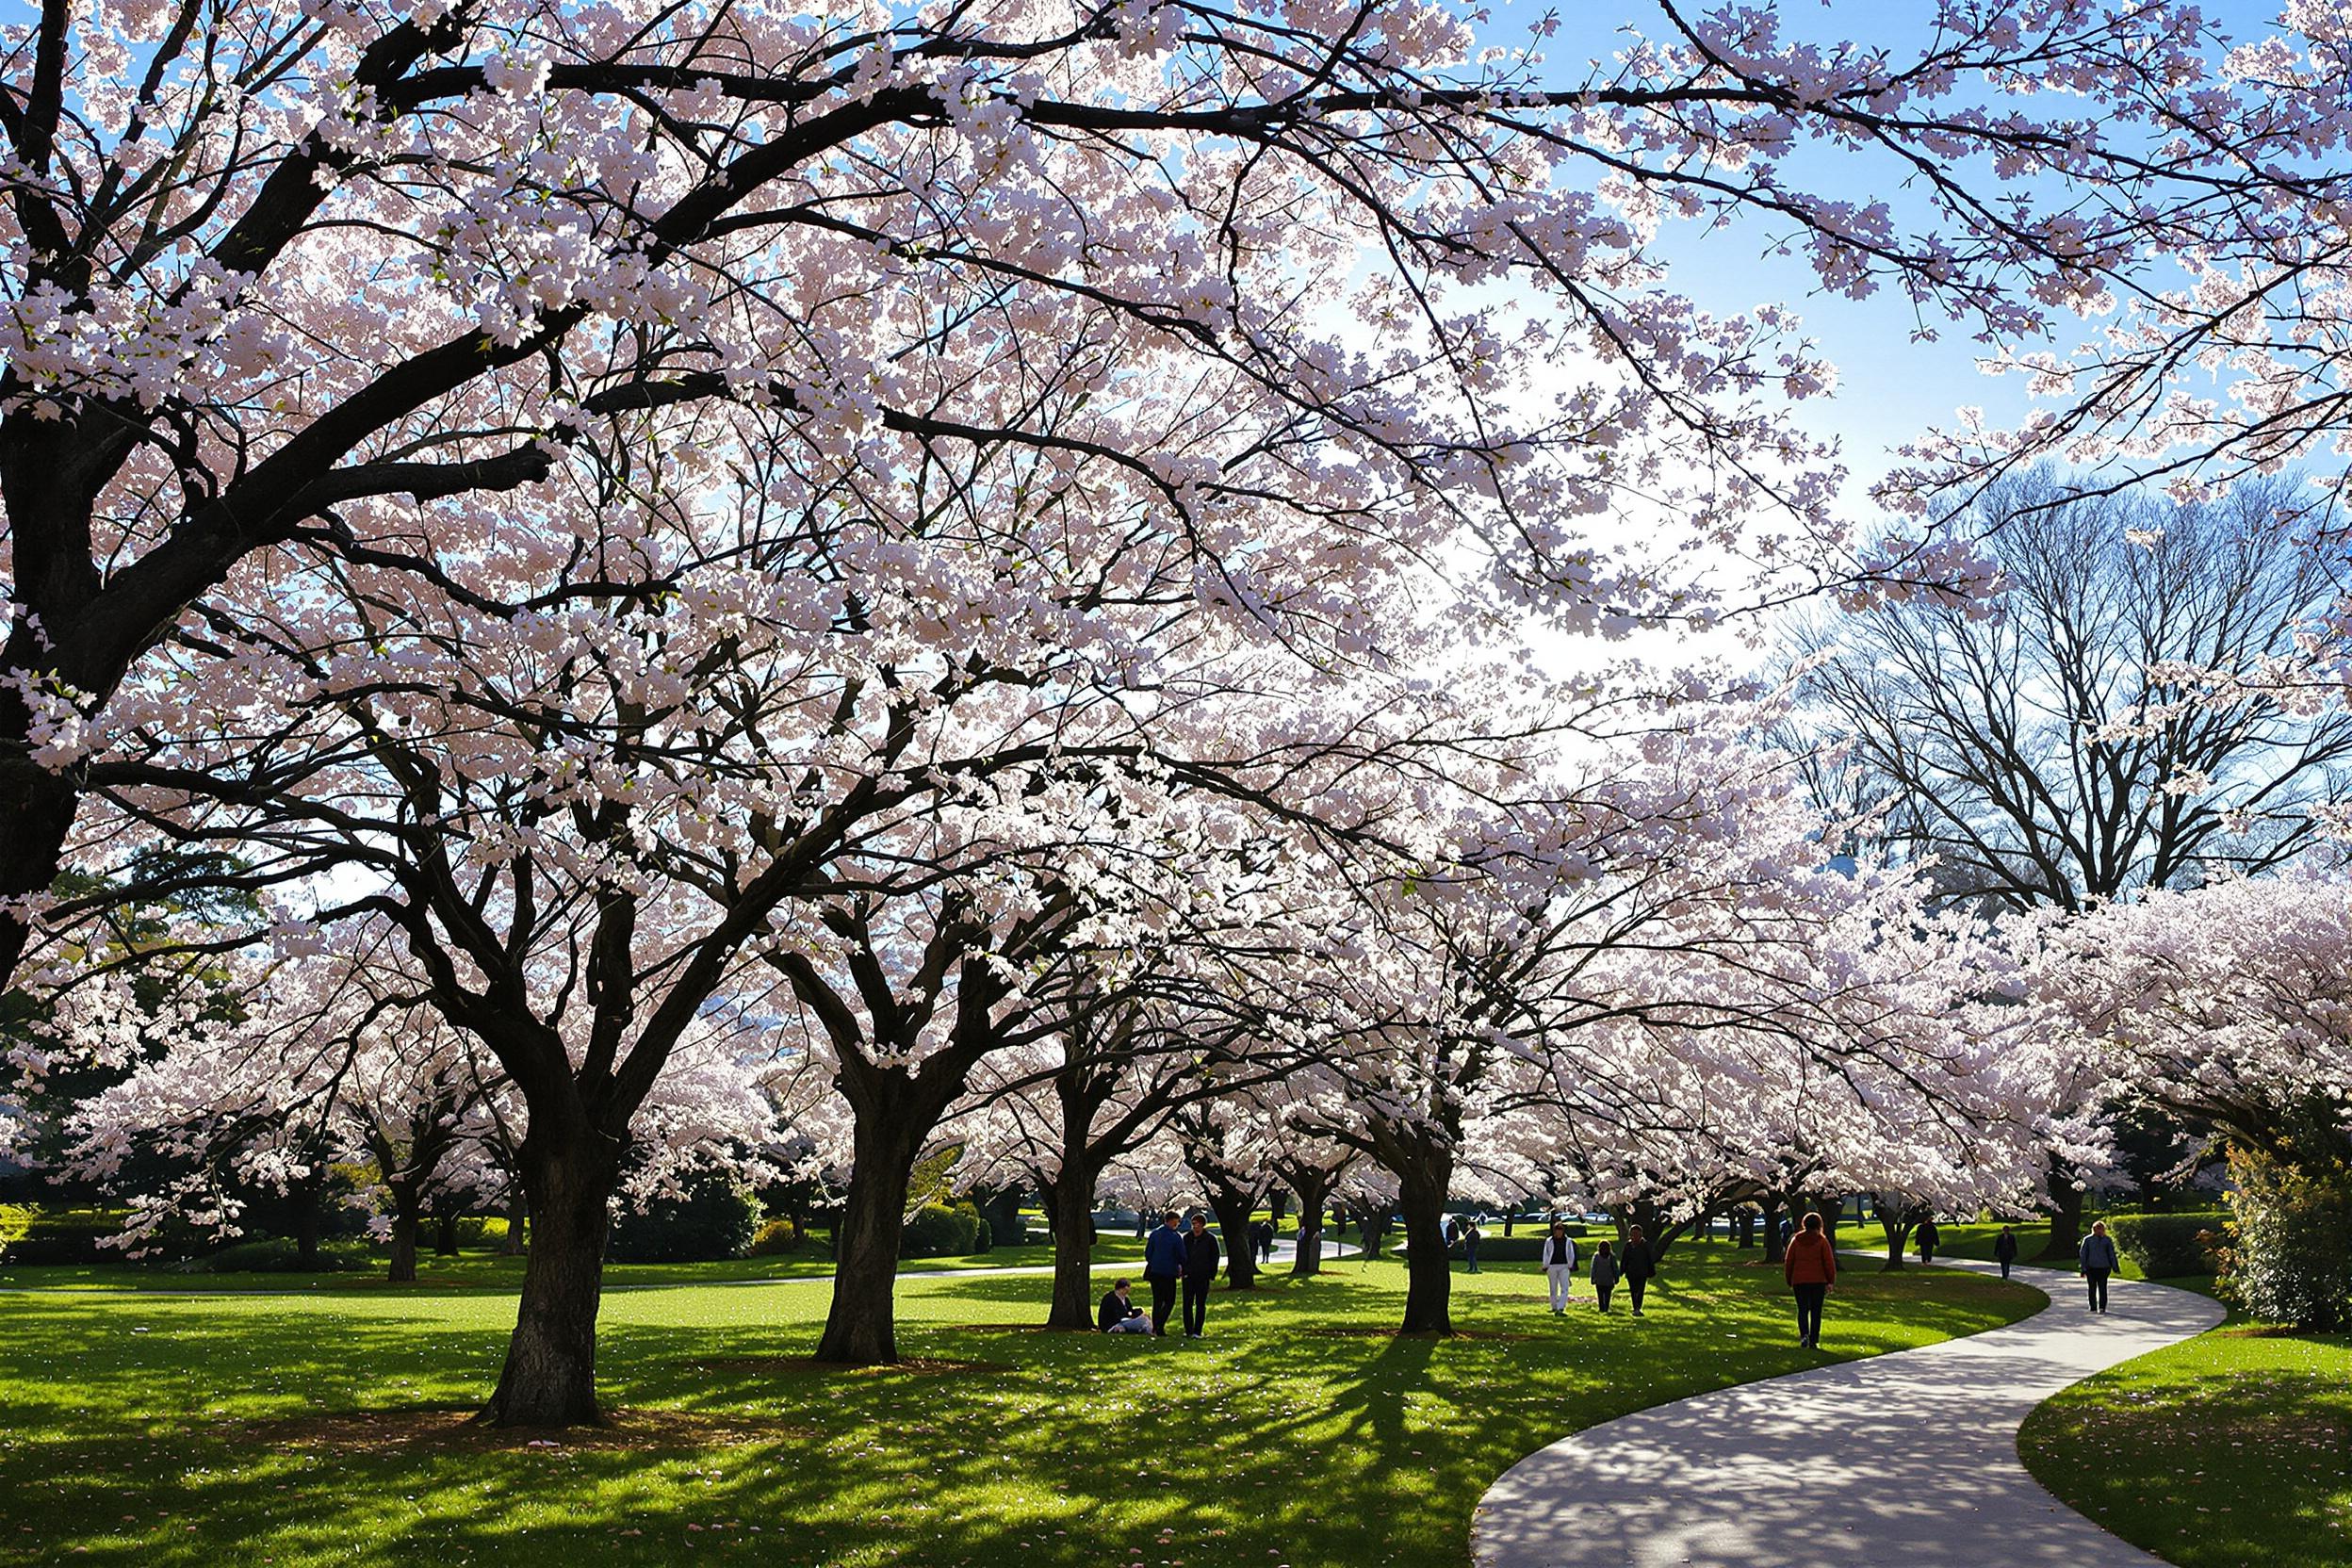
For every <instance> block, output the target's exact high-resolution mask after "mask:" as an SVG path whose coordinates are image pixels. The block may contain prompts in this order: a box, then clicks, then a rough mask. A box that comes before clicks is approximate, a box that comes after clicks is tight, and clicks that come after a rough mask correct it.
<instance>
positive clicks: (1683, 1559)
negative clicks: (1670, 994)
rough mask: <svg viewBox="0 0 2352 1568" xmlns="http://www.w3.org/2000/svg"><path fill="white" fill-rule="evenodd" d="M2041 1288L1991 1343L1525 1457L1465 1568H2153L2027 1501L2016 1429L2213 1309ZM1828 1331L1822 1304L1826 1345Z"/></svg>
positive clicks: (1830, 1376) (1968, 1341)
mask: <svg viewBox="0 0 2352 1568" xmlns="http://www.w3.org/2000/svg"><path fill="white" fill-rule="evenodd" d="M1938 1266H1944V1265H1940V1264H1939V1265H1938ZM1950 1266H1952V1267H1956V1268H1974V1269H1976V1270H1977V1271H1979V1272H1985V1273H1989V1272H1992V1271H1993V1266H1992V1265H1990V1264H1983V1265H1972V1264H1968V1263H1966V1262H1956V1261H1955V1262H1953V1263H1952V1264H1951V1265H1950ZM2035 1272H2036V1273H2041V1272H2042V1271H2039V1270H2036V1271H2035ZM2042 1278H2043V1280H2046V1281H2047V1282H2049V1285H2050V1291H2051V1292H2054V1295H2053V1296H2052V1299H2051V1302H2050V1305H2049V1306H2046V1307H2044V1308H2043V1309H2042V1310H2041V1311H2040V1312H2038V1313H2035V1314H2034V1315H2033V1316H2031V1317H2028V1318H2025V1319H2022V1320H2021V1321H2019V1322H2017V1323H2013V1324H2010V1325H2009V1326H2007V1327H2006V1328H2001V1329H1988V1330H1986V1331H1985V1332H1983V1333H1979V1334H1971V1335H1969V1336H1968V1337H1967V1338H1964V1339H1951V1340H1945V1341H1943V1342H1942V1343H1940V1344H1936V1345H1929V1346H1923V1347H1921V1348H1919V1349H1916V1350H1902V1351H1895V1352H1892V1353H1890V1354H1887V1355H1883V1356H1873V1357H1870V1358H1869V1359H1866V1360H1863V1361H1854V1362H1843V1363H1840V1364H1836V1365H1832V1366H1820V1367H1815V1368H1812V1369H1810V1370H1808V1371H1804V1372H1792V1373H1789V1374H1788V1375H1786V1376H1783V1377H1778V1378H1771V1379H1767V1380H1764V1381H1762V1382H1754V1383H1743V1384H1741V1385H1740V1386H1738V1387H1735V1388H1724V1389H1718V1390H1716V1391H1715V1392H1713V1393H1711V1394H1702V1395H1698V1396H1696V1397H1692V1398H1689V1399H1682V1400H1677V1401H1676V1402H1674V1403H1673V1404H1670V1405H1660V1406H1658V1408H1656V1409H1654V1410H1646V1411H1641V1412H1637V1413H1634V1414H1632V1415H1627V1416H1622V1417H1620V1418H1618V1419H1617V1420H1614V1421H1609V1422H1604V1423H1603V1424H1602V1425H1600V1426H1597V1427H1591V1428H1587V1429H1585V1430H1583V1431H1580V1432H1577V1433H1576V1434H1575V1435H1573V1436H1571V1437H1567V1438H1563V1439H1561V1440H1560V1442H1558V1443H1555V1444H1553V1445H1552V1446H1550V1447H1548V1448H1542V1449H1538V1450H1537V1451H1536V1452H1534V1453H1532V1454H1529V1455H1528V1456H1527V1458H1526V1459H1523V1460H1521V1461H1520V1462H1518V1463H1517V1464H1515V1465H1513V1466H1511V1469H1509V1470H1508V1471H1505V1472H1504V1474H1503V1476H1502V1478H1500V1479H1499V1480H1497V1481H1496V1482H1495V1484H1494V1485H1493V1486H1492V1487H1490V1488H1489V1489H1488V1490H1487V1493H1486V1495H1485V1496H1484V1497H1483V1498H1481V1499H1480V1500H1479V1503H1478V1515H1477V1518H1476V1520H1475V1521H1474V1523H1473V1525H1472V1527H1471V1551H1472V1555H1473V1557H1474V1559H1475V1560H1476V1562H1477V1564H1478V1568H1602V1565H1604V1564H1606V1565H1608V1568H1831V1565H1838V1568H1848V1565H1878V1564H1885V1565H1888V1568H1983V1565H1985V1564H1988V1563H2000V1564H2002V1565H2004V1568H2006V1565H2017V1568H2158V1565H2161V1564H2162V1562H2163V1560H2162V1559H2160V1558H2154V1557H2150V1556H2148V1554H2147V1553H2146V1552H2143V1551H2141V1550H2139V1549H2138V1548H2137V1547H2135V1546H2131V1545H2129V1544H2126V1543H2124V1542H2122V1541H2119V1540H2117V1539H2116V1538H2115V1536H2113V1535H2110V1534H2108V1533H2107V1531H2105V1530H2104V1529H2101V1528H2100V1527H2099V1526H2098V1525H2096V1524H2094V1523H2092V1522H2091V1521H2090V1520H2089V1519H2087V1518H2085V1517H2083V1516H2082V1514H2079V1513H2077V1512H2075V1511H2073V1510H2072V1509H2070V1508H2068V1507H2066V1504H2064V1503H2062V1502H2060V1501H2059V1500H2058V1499H2057V1498H2056V1497H2054V1496H2052V1495H2050V1493H2048V1492H2046V1491H2044V1490H2043V1488H2042V1487H2041V1485H2040V1483H2038V1482H2037V1481H2035V1480H2034V1478H2033V1477H2032V1476H2031V1475H2029V1474H2028V1473H2027V1471H2026V1468H2025V1466H2024V1464H2023V1463H2022V1462H2020V1461H2019V1460H2018V1458H2017V1429H2018V1427H2019V1426H2020V1425H2021V1424H2022V1423H2023V1422H2024V1420H2025V1417H2026V1415H2027V1413H2029V1412H2031V1411H2032V1410H2033V1409H2034V1406H2036V1405H2038V1404H2040V1403H2041V1402H2042V1401H2043V1400H2045V1399H2047V1398H2049V1397H2050V1396H2051V1395H2053V1394H2056V1393H2057V1392H2059V1391H2060V1390H2061V1389H2063V1388H2066V1386H2067V1385H2068V1384H2071V1383H2075V1382H2080V1381H2081V1380H2082V1379H2084V1378H2087V1377H2089V1376H2091V1375H2092V1374H2093V1373H2095V1372H2099V1371H2102V1370H2104V1369H2105V1368H2107V1367H2110V1366H2113V1365H2115V1364H2116V1363H2118V1362H2124V1361H2129V1360H2131V1358H2132V1357H2134V1356H2141V1355H2145V1354H2147V1353H2148V1351H2150V1350H2156V1349H2161V1348H2164V1346H2167V1345H2171V1344H2175V1343H2177V1342H2178V1341H2180V1340H2183V1339H2187V1338H2189V1337H2191V1336H2192V1335H2195V1334H2199V1333H2202V1332H2204V1331H2206V1330H2207V1329H2210V1328H2212V1327H2213V1325H2214V1324H2216V1323H2219V1322H2220V1321H2221V1319H2222V1316H2223V1312H2222V1308H2221V1306H2220V1304H2219V1303H2217V1302H2215V1301H2213V1300H2210V1299H2207V1298H2205V1297H2202V1296H2199V1295H2197V1294H2196V1293H2195V1292H2193V1291H2186V1290H2176V1289H2174V1288H2172V1287H2171V1286H2168V1285H2155V1284H2146V1283H2141V1282H2132V1281H2126V1280H2117V1281H2115V1282H2113V1285H2112V1287H2111V1293H2112V1294H2111V1300H2110V1303H2109V1305H2110V1308H2111V1310H2110V1311H2109V1312H2108V1314H2107V1315H2105V1316H2094V1315H2091V1313H2090V1312H2089V1311H2088V1310H2087V1308H2086V1306H2085V1305H2084V1302H2083V1299H2082V1287H2081V1285H2080V1284H2079V1282H2077V1281H2076V1279H2075V1277H2074V1276H2073V1275H2070V1274H2055V1273H2043V1275H2042ZM2018 1282H2019V1283H2034V1284H2036V1285H2037V1288H2038V1284H2039V1282H2035V1281H2033V1280H2031V1279H2019V1280H2018ZM1789 1327H1790V1330H1791V1331H1792V1332H1793V1331H1794V1329H1795V1322H1794V1308H1793V1307H1792V1308H1791V1321H1790V1324H1789ZM1837 1331H1838V1320H1837V1302H1836V1299H1835V1297H1834V1296H1833V1297H1832V1299H1831V1303H1830V1316H1829V1320H1828V1322H1827V1324H1826V1325H1825V1326H1824V1334H1823V1337H1824V1338H1827V1339H1828V1340H1830V1341H1831V1342H1832V1343H1833V1344H1835V1342H1836V1340H1837Z"/></svg>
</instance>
